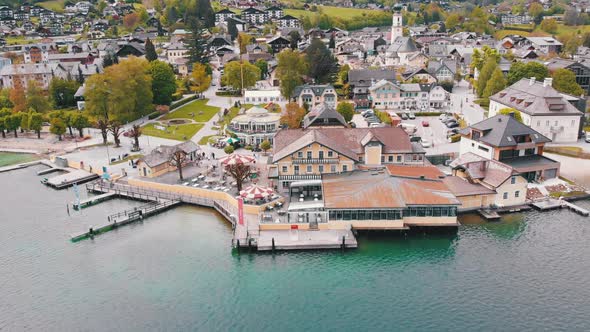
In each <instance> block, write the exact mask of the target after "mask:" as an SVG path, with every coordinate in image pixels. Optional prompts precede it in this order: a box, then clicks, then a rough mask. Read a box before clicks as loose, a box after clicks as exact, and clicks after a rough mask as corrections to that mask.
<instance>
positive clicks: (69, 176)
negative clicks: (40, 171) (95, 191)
mask: <svg viewBox="0 0 590 332" xmlns="http://www.w3.org/2000/svg"><path fill="white" fill-rule="evenodd" d="M96 178H98V175H97V174H94V173H90V172H87V171H84V170H73V171H70V172H68V173H66V174H62V175H58V176H54V177H52V178H49V179H43V181H42V182H43V183H45V184H46V185H48V186H50V187H53V188H55V189H63V188H67V187H71V186H73V185H74V184H80V183H84V182H88V181H92V180H94V179H96Z"/></svg>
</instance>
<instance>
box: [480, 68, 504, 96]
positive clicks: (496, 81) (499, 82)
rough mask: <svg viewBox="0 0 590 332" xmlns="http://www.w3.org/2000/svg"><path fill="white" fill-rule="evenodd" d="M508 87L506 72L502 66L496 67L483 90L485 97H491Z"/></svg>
mask: <svg viewBox="0 0 590 332" xmlns="http://www.w3.org/2000/svg"><path fill="white" fill-rule="evenodd" d="M505 87H506V79H505V78H504V74H502V71H501V70H500V68H498V67H496V69H494V72H493V73H492V76H491V77H490V79H489V80H488V84H487V85H486V88H485V90H484V92H483V96H484V98H489V97H490V96H492V95H494V94H496V93H498V92H500V91H501V90H502V89H504V88H505Z"/></svg>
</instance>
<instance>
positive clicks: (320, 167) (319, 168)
mask: <svg viewBox="0 0 590 332" xmlns="http://www.w3.org/2000/svg"><path fill="white" fill-rule="evenodd" d="M318 171H319V172H320V173H324V165H320V166H318Z"/></svg>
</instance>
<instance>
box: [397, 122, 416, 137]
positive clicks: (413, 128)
mask: <svg viewBox="0 0 590 332" xmlns="http://www.w3.org/2000/svg"><path fill="white" fill-rule="evenodd" d="M399 126H400V127H402V129H403V130H405V131H406V133H408V135H412V134H413V133H415V132H416V131H418V128H416V125H413V124H410V123H405V122H402V123H400V124H399Z"/></svg>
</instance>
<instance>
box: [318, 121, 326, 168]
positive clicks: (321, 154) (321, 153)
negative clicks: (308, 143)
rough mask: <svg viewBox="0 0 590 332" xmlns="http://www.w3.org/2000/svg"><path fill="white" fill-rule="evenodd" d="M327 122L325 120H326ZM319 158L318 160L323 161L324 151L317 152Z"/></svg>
mask: <svg viewBox="0 0 590 332" xmlns="http://www.w3.org/2000/svg"><path fill="white" fill-rule="evenodd" d="M326 120H327V119H326ZM319 157H320V159H324V151H320V152H319Z"/></svg>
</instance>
